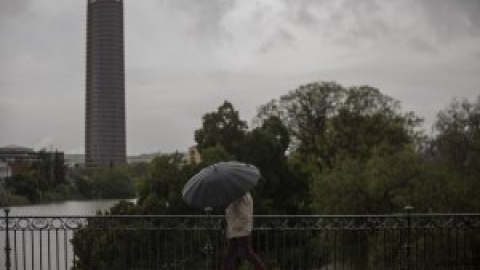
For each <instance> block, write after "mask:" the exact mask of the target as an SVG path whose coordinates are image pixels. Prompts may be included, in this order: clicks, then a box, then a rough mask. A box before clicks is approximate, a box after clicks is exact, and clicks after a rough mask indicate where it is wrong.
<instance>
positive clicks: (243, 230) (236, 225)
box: [222, 192, 267, 270]
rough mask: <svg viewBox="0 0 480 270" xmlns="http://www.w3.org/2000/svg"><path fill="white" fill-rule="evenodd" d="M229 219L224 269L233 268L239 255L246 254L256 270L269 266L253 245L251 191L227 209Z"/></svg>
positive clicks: (264, 269) (229, 269)
mask: <svg viewBox="0 0 480 270" xmlns="http://www.w3.org/2000/svg"><path fill="white" fill-rule="evenodd" d="M225 219H226V221H227V231H226V237H227V248H226V251H225V256H224V258H223V262H222V270H233V269H235V268H234V265H235V258H236V257H237V255H242V256H244V257H245V258H246V259H247V260H248V261H249V262H250V263H251V264H253V266H254V267H255V270H266V269H267V267H266V266H265V264H264V263H263V261H262V260H261V259H260V257H259V256H258V255H257V254H256V253H255V250H254V249H253V246H252V238H251V234H252V227H253V199H252V196H251V195H250V193H249V192H247V193H246V194H245V195H243V196H242V197H240V198H238V199H236V200H235V201H233V202H232V203H230V205H229V206H228V207H227V209H226V210H225Z"/></svg>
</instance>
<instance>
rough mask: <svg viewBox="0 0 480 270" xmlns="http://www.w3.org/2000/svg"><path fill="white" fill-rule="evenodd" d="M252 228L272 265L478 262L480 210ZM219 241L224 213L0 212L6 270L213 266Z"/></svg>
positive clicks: (475, 265)
mask: <svg viewBox="0 0 480 270" xmlns="http://www.w3.org/2000/svg"><path fill="white" fill-rule="evenodd" d="M254 227H255V228H254V232H253V236H252V237H253V244H254V246H255V249H256V250H257V252H258V253H259V255H260V256H261V258H262V259H263V260H264V261H265V263H266V264H267V266H268V268H269V269H298V270H308V269H312V270H313V269H317V270H320V269H322V270H326V269H332V270H333V269H335V270H337V269H338V270H341V269H345V270H347V269H348V270H353V269H362V270H363V269H369V270H370V269H374V270H375V269H436V270H437V269H472V270H473V269H480V214H410V213H408V212H407V213H404V214H397V215H355V216H353V215H351V216H348V215H342V216H340V215H330V216H255V226H254ZM224 246H225V240H224V236H223V217H222V216H210V217H207V216H199V215H195V216H9V212H8V211H7V210H6V211H4V216H2V217H0V247H2V249H1V250H0V269H6V270H20V269H23V270H27V269H28V270H33V269H40V270H43V269H46V270H51V269H52V270H60V269H75V270H80V269H102V270H103V269H188V270H190V269H206V268H208V269H219V267H220V263H221V258H222V253H223V249H224ZM238 264H239V267H238V268H237V269H253V268H248V266H247V264H245V263H244V262H243V261H242V260H241V259H240V260H239V261H238Z"/></svg>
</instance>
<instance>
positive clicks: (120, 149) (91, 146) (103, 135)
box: [85, 0, 127, 167]
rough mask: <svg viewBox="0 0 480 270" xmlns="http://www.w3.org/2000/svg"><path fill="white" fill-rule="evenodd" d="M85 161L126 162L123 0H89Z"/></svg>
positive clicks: (95, 163)
mask: <svg viewBox="0 0 480 270" xmlns="http://www.w3.org/2000/svg"><path fill="white" fill-rule="evenodd" d="M87 1H88V4H87V5H88V11H87V61H86V62H87V74H86V102H85V104H86V112H85V148H86V149H85V163H86V166H87V167H94V166H110V165H116V164H124V163H126V161H127V160H126V128H125V63H124V62H125V61H124V33H123V31H124V30H123V29H124V27H123V0H87Z"/></svg>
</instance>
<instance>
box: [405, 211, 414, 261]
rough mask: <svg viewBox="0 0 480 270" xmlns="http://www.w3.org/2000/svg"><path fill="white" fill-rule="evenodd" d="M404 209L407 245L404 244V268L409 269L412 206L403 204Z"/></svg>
mask: <svg viewBox="0 0 480 270" xmlns="http://www.w3.org/2000/svg"><path fill="white" fill-rule="evenodd" d="M404 209H405V211H406V212H407V245H406V246H405V256H406V258H405V269H407V270H410V252H411V243H410V240H411V239H410V238H411V228H412V223H411V222H412V216H411V213H412V210H413V207H412V206H405V208H404Z"/></svg>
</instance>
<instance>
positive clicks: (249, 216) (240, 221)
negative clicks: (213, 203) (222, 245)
mask: <svg viewBox="0 0 480 270" xmlns="http://www.w3.org/2000/svg"><path fill="white" fill-rule="evenodd" d="M225 219H226V221H227V238H228V239H230V238H237V237H245V236H249V235H251V233H252V227H253V199H252V196H251V195H250V193H248V192H247V194H245V195H244V196H242V197H240V198H238V199H236V200H235V201H233V202H232V203H231V204H230V205H229V206H228V207H227V209H226V210H225Z"/></svg>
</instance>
